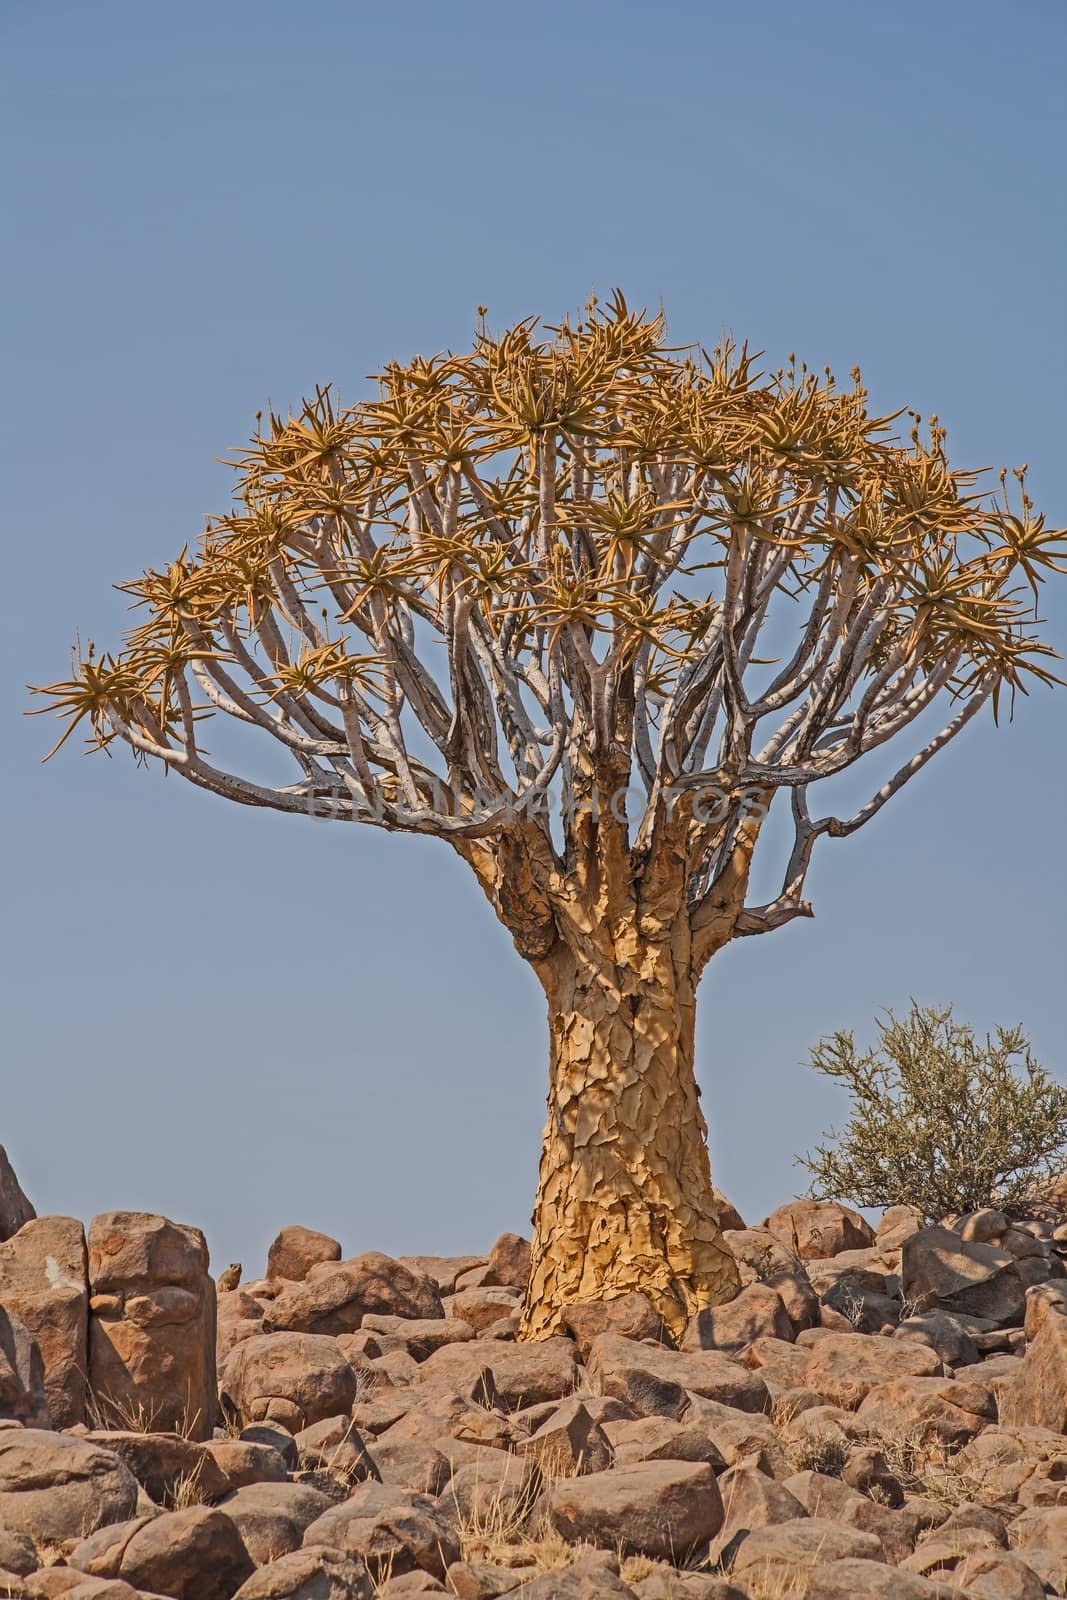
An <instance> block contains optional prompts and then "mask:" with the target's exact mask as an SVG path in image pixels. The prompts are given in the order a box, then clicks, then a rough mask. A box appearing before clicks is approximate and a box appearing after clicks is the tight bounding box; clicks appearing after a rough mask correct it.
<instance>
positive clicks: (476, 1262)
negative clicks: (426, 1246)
mask: <svg viewBox="0 0 1067 1600" xmlns="http://www.w3.org/2000/svg"><path fill="white" fill-rule="evenodd" d="M397 1260H398V1261H399V1262H400V1265H401V1266H402V1267H407V1269H408V1271H409V1272H413V1273H414V1274H415V1276H416V1277H417V1278H432V1279H433V1281H434V1283H436V1284H437V1287H438V1288H439V1289H440V1291H441V1293H442V1294H452V1292H453V1291H454V1289H455V1287H456V1279H457V1278H459V1277H461V1276H462V1275H463V1273H465V1272H474V1271H475V1270H477V1269H478V1268H480V1267H481V1268H484V1267H487V1265H488V1259H487V1257H486V1256H398V1257H397Z"/></svg>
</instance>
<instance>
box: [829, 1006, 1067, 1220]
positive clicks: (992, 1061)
mask: <svg viewBox="0 0 1067 1600" xmlns="http://www.w3.org/2000/svg"><path fill="white" fill-rule="evenodd" d="M878 1030H879V1033H880V1035H881V1037H880V1040H879V1044H878V1047H877V1048H876V1049H874V1050H868V1051H864V1052H859V1051H857V1049H856V1044H855V1040H854V1038H853V1035H852V1034H851V1033H834V1034H831V1035H830V1037H829V1038H827V1039H823V1040H821V1041H820V1042H819V1044H817V1045H816V1046H815V1048H814V1049H813V1050H812V1052H811V1066H812V1067H813V1068H814V1069H815V1071H816V1072H821V1073H823V1074H824V1076H826V1077H828V1078H833V1079H835V1080H836V1081H837V1082H838V1083H841V1084H843V1085H844V1087H845V1088H846V1089H847V1090H848V1092H849V1095H850V1097H851V1100H852V1110H851V1114H850V1117H849V1121H848V1126H847V1128H846V1129H845V1131H844V1133H843V1134H840V1135H839V1134H837V1133H835V1132H834V1131H833V1129H831V1130H830V1131H829V1132H828V1133H826V1134H824V1135H823V1138H824V1140H825V1141H827V1142H825V1143H823V1144H820V1145H818V1146H816V1149H815V1151H814V1153H813V1154H809V1155H807V1156H804V1157H802V1158H801V1160H802V1163H803V1165H804V1166H806V1167H807V1168H808V1169H809V1171H810V1172H811V1174H812V1184H811V1190H810V1192H811V1194H812V1195H813V1196H814V1197H816V1198H818V1199H828V1200H851V1201H852V1203H853V1204H854V1205H860V1206H879V1207H881V1206H889V1205H911V1206H915V1207H916V1209H917V1210H919V1211H921V1212H922V1214H923V1215H924V1216H925V1217H927V1218H938V1217H944V1216H949V1215H961V1214H963V1213H964V1212H968V1211H976V1210H978V1209H979V1207H981V1206H989V1205H996V1206H1002V1207H1003V1206H1008V1207H1011V1206H1017V1205H1019V1204H1020V1203H1021V1202H1022V1201H1023V1200H1024V1199H1025V1197H1026V1196H1027V1195H1028V1194H1032V1193H1033V1191H1034V1189H1035V1187H1036V1186H1037V1185H1038V1184H1039V1183H1040V1181H1041V1180H1042V1179H1043V1178H1047V1177H1048V1176H1049V1175H1050V1173H1051V1172H1052V1171H1053V1170H1054V1167H1053V1158H1054V1157H1055V1156H1056V1155H1057V1154H1060V1155H1061V1156H1062V1154H1063V1152H1064V1150H1065V1148H1067V1088H1065V1087H1063V1086H1062V1085H1060V1084H1058V1083H1056V1082H1055V1081H1054V1079H1053V1078H1051V1077H1050V1075H1049V1074H1048V1073H1047V1072H1046V1071H1045V1069H1044V1068H1043V1067H1041V1066H1039V1065H1038V1063H1037V1062H1036V1061H1035V1060H1034V1058H1033V1056H1032V1055H1031V1053H1030V1044H1029V1041H1028V1040H1027V1038H1026V1037H1025V1035H1024V1034H1023V1032H1022V1029H1021V1028H1011V1029H1005V1028H998V1029H997V1030H996V1033H995V1035H990V1034H987V1035H986V1037H985V1039H984V1041H980V1040H978V1039H977V1038H976V1037H975V1033H974V1029H973V1028H969V1027H966V1026H964V1025H963V1024H962V1023H958V1022H956V1021H954V1020H953V1016H952V1007H951V1006H949V1007H948V1008H947V1009H946V1010H938V1009H936V1008H935V1007H923V1006H919V1005H917V1004H916V1003H915V1001H914V1000H913V1001H912V1003H911V1010H910V1011H909V1012H908V1015H907V1016H906V1017H904V1018H902V1019H900V1020H898V1019H897V1018H896V1017H895V1016H894V1015H893V1013H892V1012H889V1014H888V1020H887V1021H885V1022H879V1023H878Z"/></svg>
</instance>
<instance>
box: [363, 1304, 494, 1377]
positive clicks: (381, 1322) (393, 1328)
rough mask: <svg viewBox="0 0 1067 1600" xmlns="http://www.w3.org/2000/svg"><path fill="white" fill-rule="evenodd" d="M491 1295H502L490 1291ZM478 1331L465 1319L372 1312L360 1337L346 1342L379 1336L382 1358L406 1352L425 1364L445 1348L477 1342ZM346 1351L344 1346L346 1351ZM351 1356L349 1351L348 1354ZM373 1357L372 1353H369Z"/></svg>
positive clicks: (367, 1316)
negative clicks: (376, 1313) (380, 1314)
mask: <svg viewBox="0 0 1067 1600" xmlns="http://www.w3.org/2000/svg"><path fill="white" fill-rule="evenodd" d="M487 1292H488V1293H498V1292H499V1291H497V1290H489V1291H487ZM474 1331H475V1330H474V1327H473V1326H472V1324H471V1323H470V1322H468V1321H466V1320H465V1319H464V1318H461V1317H459V1316H458V1315H457V1316H454V1317H385V1316H378V1315H375V1313H374V1312H368V1313H367V1315H366V1316H365V1317H364V1318H363V1326H362V1327H361V1328H360V1330H359V1333H354V1334H353V1333H346V1334H342V1335H341V1337H342V1338H344V1339H346V1340H353V1339H358V1338H359V1337H360V1334H367V1333H369V1334H371V1335H372V1336H374V1335H377V1336H378V1348H379V1353H380V1354H381V1355H385V1354H386V1353H387V1352H388V1351H390V1350H406V1351H407V1353H408V1354H409V1355H411V1356H413V1357H414V1359H415V1360H416V1361H425V1360H426V1357H427V1356H432V1355H433V1353H434V1351H435V1350H440V1348H441V1346H442V1345H445V1344H466V1343H467V1342H468V1341H469V1340H471V1339H473V1338H474ZM344 1348H345V1347H344V1346H342V1349H344ZM346 1354H347V1350H346ZM367 1355H368V1356H370V1355H371V1352H370V1351H367Z"/></svg>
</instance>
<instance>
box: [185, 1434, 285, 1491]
mask: <svg viewBox="0 0 1067 1600" xmlns="http://www.w3.org/2000/svg"><path fill="white" fill-rule="evenodd" d="M203 1448H204V1449H205V1450H206V1451H207V1452H208V1454H209V1455H210V1456H211V1459H212V1460H213V1461H214V1463H215V1465H216V1466H217V1467H218V1469H219V1471H220V1472H221V1473H222V1474H223V1475H224V1477H225V1479H226V1483H227V1486H228V1487H229V1488H230V1489H243V1488H244V1487H245V1485H246V1484H249V1483H284V1482H285V1478H286V1466H285V1459H284V1457H283V1456H282V1455H281V1454H280V1453H279V1451H277V1450H276V1449H275V1448H274V1446H273V1445H269V1444H255V1443H254V1442H253V1441H252V1440H251V1439H209V1440H208V1441H207V1443H206V1444H205V1445H204V1447H203Z"/></svg>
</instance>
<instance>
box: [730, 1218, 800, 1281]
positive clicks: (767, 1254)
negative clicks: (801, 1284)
mask: <svg viewBox="0 0 1067 1600" xmlns="http://www.w3.org/2000/svg"><path fill="white" fill-rule="evenodd" d="M723 1239H724V1240H725V1242H726V1244H728V1245H729V1247H730V1251H731V1253H732V1255H733V1258H734V1260H735V1261H736V1262H737V1268H738V1271H739V1273H740V1274H741V1284H742V1287H747V1286H748V1284H750V1283H765V1282H766V1281H767V1280H768V1279H769V1278H770V1277H772V1276H773V1275H774V1274H776V1273H779V1272H797V1271H799V1272H801V1273H803V1271H804V1267H803V1263H802V1262H801V1260H800V1257H799V1256H798V1255H797V1254H796V1253H795V1252H794V1251H793V1250H790V1249H789V1248H788V1247H787V1246H786V1245H784V1244H783V1243H782V1241H781V1239H779V1238H778V1236H777V1235H776V1234H773V1233H771V1231H770V1229H769V1228H737V1229H727V1230H726V1231H725V1232H724V1233H723Z"/></svg>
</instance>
